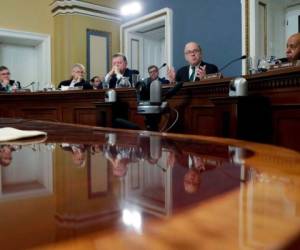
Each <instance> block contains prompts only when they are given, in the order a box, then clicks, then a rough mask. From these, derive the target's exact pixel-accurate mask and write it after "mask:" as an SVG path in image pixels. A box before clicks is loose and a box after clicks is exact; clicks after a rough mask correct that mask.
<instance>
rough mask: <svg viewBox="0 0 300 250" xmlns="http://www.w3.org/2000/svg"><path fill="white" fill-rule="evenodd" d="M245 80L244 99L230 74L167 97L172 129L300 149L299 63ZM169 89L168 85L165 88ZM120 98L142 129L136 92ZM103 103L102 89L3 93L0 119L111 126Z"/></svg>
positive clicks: (120, 92) (120, 91) (127, 91)
mask: <svg viewBox="0 0 300 250" xmlns="http://www.w3.org/2000/svg"><path fill="white" fill-rule="evenodd" d="M246 78H247V80H248V83H249V91H248V92H249V98H248V99H247V98H246V99H245V98H244V99H243V100H238V99H237V98H229V97H228V92H229V82H230V80H231V79H232V78H230V77H229V78H223V79H210V80H205V81H201V82H200V83H185V84H184V87H183V88H182V89H181V90H180V91H179V92H178V93H177V94H176V95H175V96H174V97H172V98H171V99H170V100H169V101H168V102H169V104H170V107H172V108H174V109H176V110H177V111H178V112H179V119H178V122H177V123H176V126H174V127H173V130H172V132H177V133H185V134H196V135H208V136H220V137H227V138H235V139H244V140H251V141H256V142H264V143H269V144H274V145H278V146H283V147H288V148H291V149H295V150H298V151H300V133H299V132H298V131H299V130H300V67H292V68H286V69H279V70H275V71H270V72H266V73H261V74H256V75H251V76H246ZM171 87H172V86H165V87H164V92H166V91H167V90H168V89H169V88H171ZM117 96H118V101H119V102H120V103H121V106H122V107H123V108H125V107H126V108H127V111H125V112H123V111H122V114H123V115H124V117H123V118H128V120H130V121H131V122H134V123H136V124H138V125H139V126H140V127H143V125H144V119H143V117H142V116H141V115H138V114H137V112H136V110H137V102H136V91H135V90H134V89H117ZM252 97H254V98H252ZM255 98H261V99H262V100H261V101H260V102H256V101H254V100H255ZM101 102H102V103H103V102H104V91H102V90H98V91H61V92H59V91H54V92H34V93H12V94H0V117H14V118H26V119H35V120H47V121H58V122H67V123H76V124H84V125H93V126H95V125H101V126H104V125H107V126H110V125H111V124H112V121H111V119H112V118H113V116H112V114H111V113H112V111H111V110H113V109H112V108H111V107H109V105H106V104H103V105H102V106H101V105H99V103H101ZM96 104H98V106H97V105H96ZM116 113H118V112H116ZM99 114H100V115H99ZM117 115H118V114H117Z"/></svg>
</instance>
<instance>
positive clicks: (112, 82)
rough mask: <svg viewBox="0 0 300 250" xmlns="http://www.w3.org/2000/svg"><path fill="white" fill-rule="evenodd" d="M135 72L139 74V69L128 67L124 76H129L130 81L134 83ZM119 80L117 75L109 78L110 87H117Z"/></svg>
mask: <svg viewBox="0 0 300 250" xmlns="http://www.w3.org/2000/svg"><path fill="white" fill-rule="evenodd" d="M133 74H138V71H137V70H132V69H128V68H127V69H126V70H125V72H124V74H123V77H128V78H129V82H130V83H131V84H132V75H133ZM117 82H118V79H117V76H116V75H113V76H112V77H111V78H110V80H109V88H110V89H112V88H115V87H116V85H117Z"/></svg>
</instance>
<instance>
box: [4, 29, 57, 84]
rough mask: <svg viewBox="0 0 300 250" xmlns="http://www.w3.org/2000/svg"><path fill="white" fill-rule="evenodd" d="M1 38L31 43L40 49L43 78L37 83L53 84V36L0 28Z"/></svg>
mask: <svg viewBox="0 0 300 250" xmlns="http://www.w3.org/2000/svg"><path fill="white" fill-rule="evenodd" d="M0 37H6V38H15V39H19V40H23V41H24V42H25V41H27V42H28V41H29V42H30V43H32V46H35V47H39V50H40V55H39V56H40V58H39V60H40V64H39V65H40V66H41V72H40V75H41V76H42V78H41V79H37V82H39V83H40V84H41V86H40V87H41V88H42V87H46V86H43V84H50V83H51V36H50V35H48V34H41V33H34V32H26V31H19V30H9V29H2V28H0Z"/></svg>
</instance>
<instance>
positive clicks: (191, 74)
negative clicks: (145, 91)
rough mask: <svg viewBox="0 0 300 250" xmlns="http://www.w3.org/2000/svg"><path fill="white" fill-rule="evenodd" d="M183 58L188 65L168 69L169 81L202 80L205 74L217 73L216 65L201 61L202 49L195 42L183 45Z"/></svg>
mask: <svg viewBox="0 0 300 250" xmlns="http://www.w3.org/2000/svg"><path fill="white" fill-rule="evenodd" d="M184 55H185V60H186V61H187V62H188V63H189V65H187V66H184V67H182V68H180V69H179V70H178V71H177V72H176V73H175V70H174V69H173V68H172V69H169V71H168V77H169V79H170V80H171V81H173V82H174V81H177V82H181V81H183V82H195V81H200V80H202V79H203V78H204V77H205V76H206V74H213V73H217V72H218V71H219V70H218V67H217V66H216V65H214V64H210V63H206V62H203V61H202V49H201V47H200V45H199V44H197V43H196V42H189V43H187V44H186V45H185V47H184Z"/></svg>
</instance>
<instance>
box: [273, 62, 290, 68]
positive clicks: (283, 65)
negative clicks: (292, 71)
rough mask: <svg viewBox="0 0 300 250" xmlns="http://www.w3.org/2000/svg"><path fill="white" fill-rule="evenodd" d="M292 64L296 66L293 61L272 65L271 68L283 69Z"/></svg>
mask: <svg viewBox="0 0 300 250" xmlns="http://www.w3.org/2000/svg"><path fill="white" fill-rule="evenodd" d="M292 66H295V65H294V64H293V63H292V62H285V63H280V64H274V65H271V66H270V70H276V69H283V68H288V67H292Z"/></svg>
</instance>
